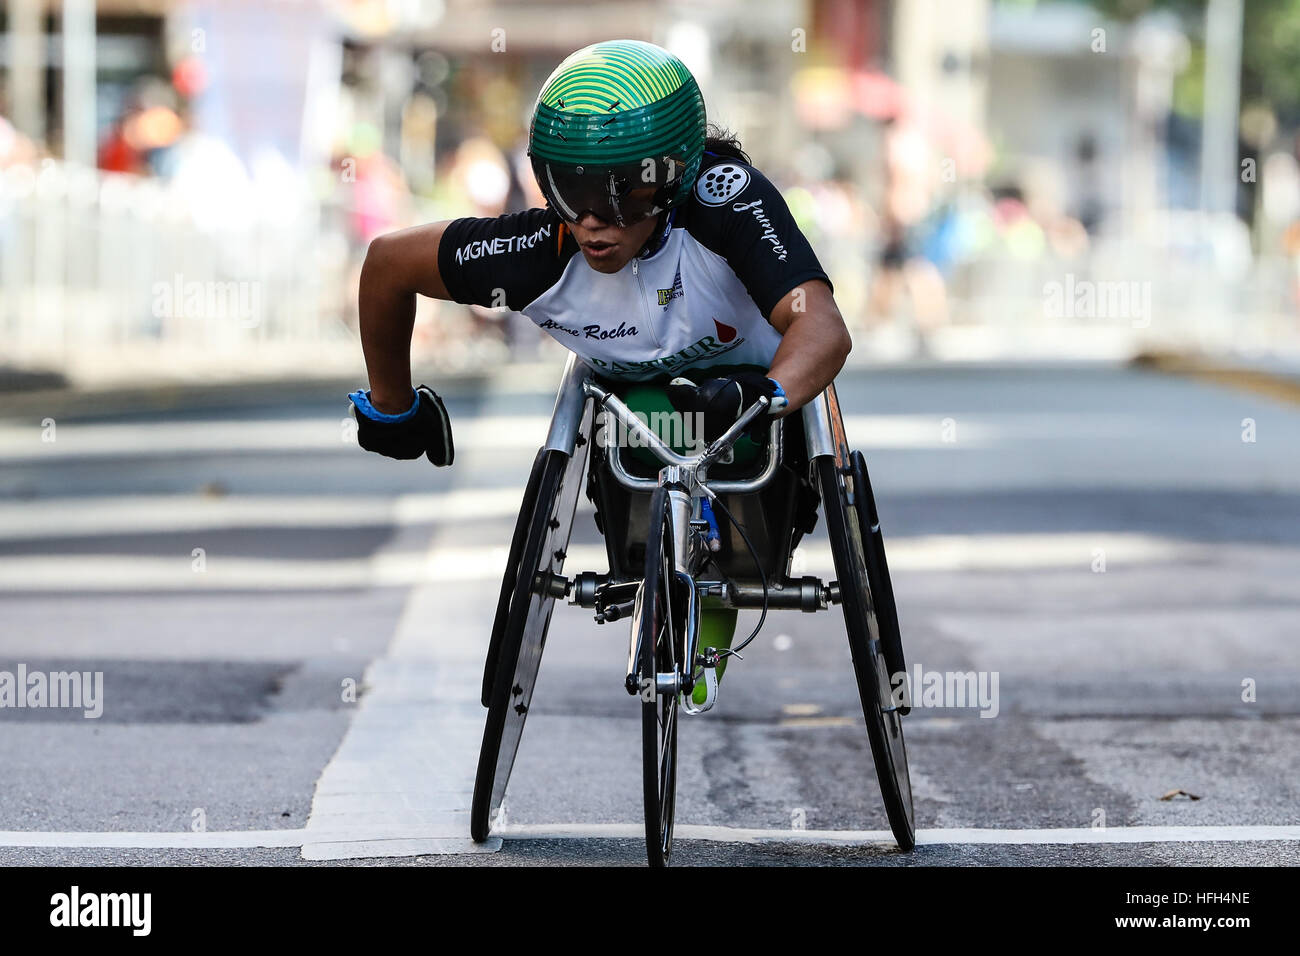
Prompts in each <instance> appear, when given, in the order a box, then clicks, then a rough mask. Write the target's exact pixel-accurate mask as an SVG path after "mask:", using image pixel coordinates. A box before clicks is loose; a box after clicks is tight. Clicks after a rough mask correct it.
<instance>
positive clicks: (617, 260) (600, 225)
mask: <svg viewBox="0 0 1300 956" xmlns="http://www.w3.org/2000/svg"><path fill="white" fill-rule="evenodd" d="M658 222H659V217H658V216H647V217H646V218H645V219H642V220H641V221H640V222H637V223H633V224H632V225H630V226H616V225H614V223H612V222H606V221H605V220H604V219H601V218H599V217H597V216H596V214H595V213H592V212H585V213H583V214H582V218H581V219H579V220H578V221H577V222H575V223H571V224H570V225H569V229H570V230H571V231H572V232H573V238H574V239H577V240H578V245H579V246H581V247H582V254H583V255H584V256H586V258H587V265H589V266H591V267H592V268H593V269H595V270H596V271H597V272H604V273H606V274H611V273H615V272H617V271H618V270H619V269H622V268H623V267H624V266H625V265H627V264H628V263H629V262H631V261H632V257H633V256H634V255H636V254H637V253H638V252H640V251H641V247H642V246H644V245H645V244H646V243H647V242H648V241H649V239H650V235H651V233H653V232H654V231H655V225H656V224H657V223H658Z"/></svg>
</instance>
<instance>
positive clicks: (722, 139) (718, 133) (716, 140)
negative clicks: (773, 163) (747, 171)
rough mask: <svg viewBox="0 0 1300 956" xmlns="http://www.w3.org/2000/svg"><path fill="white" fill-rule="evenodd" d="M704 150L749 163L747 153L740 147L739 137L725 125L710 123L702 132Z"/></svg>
mask: <svg viewBox="0 0 1300 956" xmlns="http://www.w3.org/2000/svg"><path fill="white" fill-rule="evenodd" d="M704 151H705V152H707V153H716V154H717V155H719V156H730V157H731V158H732V159H738V160H740V161H741V162H742V163H744V164H745V165H747V166H748V165H751V163H750V161H749V154H748V153H746V152H745V151H744V150H743V149H741V148H740V138H739V137H737V136H736V134H735V133H733V132H732V131H731V130H729V129H727V128H726V127H725V126H719V125H717V124H716V123H710V124H709V126H708V129H707V130H706V131H705V133H704Z"/></svg>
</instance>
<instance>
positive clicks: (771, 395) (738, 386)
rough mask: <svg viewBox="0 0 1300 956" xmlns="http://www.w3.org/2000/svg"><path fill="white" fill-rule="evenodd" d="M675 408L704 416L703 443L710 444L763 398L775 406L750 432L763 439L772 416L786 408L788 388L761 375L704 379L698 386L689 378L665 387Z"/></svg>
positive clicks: (769, 408) (686, 412)
mask: <svg viewBox="0 0 1300 956" xmlns="http://www.w3.org/2000/svg"><path fill="white" fill-rule="evenodd" d="M665 391H666V392H667V393H668V400H669V401H670V402H672V403H673V408H675V409H677V411H679V412H682V413H683V414H702V415H703V416H704V440H705V441H708V442H711V441H713V440H714V439H715V438H717V437H718V436H719V435H721V434H722V433H723V432H725V431H726V430H727V429H728V428H730V427H731V426H732V425H733V424H734V423H735V421H736V419H737V418H739V417H740V414H741V412H743V411H744V410H745V409H747V408H749V406H750V405H753V404H754V403H755V402H756V401H758V400H759V398H760V397H762V396H767V398H768V400H769V401H770V402H771V403H772V404H771V405H769V406H768V408H767V414H765V415H760V416H758V418H756V419H754V421H753V423H752V424H751V425H750V427H749V428H748V429H747V432H748V434H749V436H750V437H751V438H753V439H754V440H755V441H758V440H761V439H762V437H763V433H764V432H765V431H766V430H767V427H768V423H769V416H771V415H773V414H775V413H776V412H779V411H781V409H783V408H785V406H786V404H787V402H786V397H785V389H783V388H781V386H780V384H779V383H778V382H777V381H776V380H775V379H770V378H768V377H767V376H765V375H764V374H763V373H762V372H737V373H736V374H735V375H732V376H730V377H729V378H710V379H705V380H704V381H703V382H701V383H700V384H699V385H696V384H695V383H694V382H692V381H691V380H690V379H687V378H675V379H673V380H672V381H671V382H669V383H668V385H667V386H666V387H665Z"/></svg>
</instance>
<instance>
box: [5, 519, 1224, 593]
mask: <svg viewBox="0 0 1300 956" xmlns="http://www.w3.org/2000/svg"><path fill="white" fill-rule="evenodd" d="M449 533H457V532H454V531H452V532H449ZM203 545H204V542H203V537H202V534H201V533H199V532H196V533H195V536H194V539H193V548H189V549H188V550H185V551H182V552H181V553H179V554H177V555H175V556H174V557H161V556H157V555H133V554H92V555H87V554H72V555H48V554H46V555H43V554H29V555H15V556H7V557H2V558H0V591H42V592H51V591H55V592H57V591H143V590H169V591H222V590H263V591H264V590H329V589H336V588H368V587H396V586H410V585H418V584H425V583H431V582H443V583H448V582H463V581H485V580H486V581H491V580H496V579H499V578H500V576H501V573H502V569H503V568H504V567H505V561H506V556H507V550H506V546H505V544H501V545H484V546H466V547H460V546H443V547H438V548H436V549H433V550H431V551H429V552H428V553H418V552H392V551H383V552H379V553H377V554H374V555H371V556H369V557H364V558H339V559H329V560H313V559H288V558H255V557H229V556H225V555H223V554H221V553H220V552H219V551H216V550H209V549H206V548H204V546H203ZM187 547H188V545H187ZM887 547H888V554H889V566H890V568H891V569H892V570H893V571H916V572H921V571H966V570H997V569H1015V568H1025V569H1040V570H1041V569H1049V568H1071V567H1073V568H1079V569H1084V570H1087V569H1088V568H1089V567H1090V565H1091V562H1092V561H1093V560H1094V558H1095V554H1096V552H1097V550H1098V549H1101V550H1102V551H1104V553H1105V555H1106V561H1107V565H1108V566H1122V565H1125V564H1144V563H1154V562H1160V561H1169V560H1174V559H1175V558H1178V559H1182V560H1190V559H1194V558H1195V557H1196V556H1197V555H1198V554H1199V553H1200V551H1201V550H1202V546H1199V545H1195V544H1191V543H1187V542H1181V541H1177V540H1174V539H1167V538H1160V537H1155V536H1151V535H1142V534H1122V533H1120V534H1108V533H1098V534H1055V535H1048V534H1008V535H996V534H991V535H920V536H916V537H898V538H891V539H889V541H888V546H887ZM194 549H203V553H202V555H196V554H195V553H194ZM607 567H608V563H607V559H606V556H605V548H604V545H601V544H575V545H572V546H570V548H569V550H568V560H567V561H566V562H565V568H566V571H567V572H568V573H570V574H572V573H574V572H576V571H603V570H605V569H606V568H607ZM833 567H834V563H833V561H832V556H831V551H830V547H829V545H827V544H826V543H824V542H820V541H814V542H811V543H809V544H807V545H803V546H801V547H800V548H799V549H798V550H797V552H796V554H795V556H794V560H793V562H792V568H791V570H792V573H793V574H795V575H796V576H797V575H801V574H819V573H820V574H827V573H831V572H832V571H833Z"/></svg>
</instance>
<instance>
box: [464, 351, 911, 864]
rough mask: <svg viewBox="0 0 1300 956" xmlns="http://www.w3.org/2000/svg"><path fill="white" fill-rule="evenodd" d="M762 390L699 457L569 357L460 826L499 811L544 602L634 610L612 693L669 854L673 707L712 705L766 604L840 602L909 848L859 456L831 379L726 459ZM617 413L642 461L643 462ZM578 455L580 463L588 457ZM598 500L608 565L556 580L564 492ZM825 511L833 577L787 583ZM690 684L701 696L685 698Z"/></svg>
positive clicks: (604, 616) (894, 810) (650, 842)
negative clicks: (636, 743) (635, 456)
mask: <svg viewBox="0 0 1300 956" xmlns="http://www.w3.org/2000/svg"><path fill="white" fill-rule="evenodd" d="M766 403H767V399H766V398H762V399H760V400H759V401H758V402H757V403H755V404H754V405H752V406H751V407H750V408H748V409H746V410H745V411H744V413H743V414H742V415H741V416H740V418H738V419H737V421H736V423H735V424H734V425H732V426H731V428H729V429H728V430H727V431H726V433H724V434H723V435H722V436H720V437H719V438H717V439H716V440H715V441H713V442H712V443H711V444H709V445H707V447H704V449H703V451H701V452H699V453H698V454H695V455H682V454H679V453H677V452H676V451H674V450H673V448H672V447H671V446H670V445H669V444H668V443H666V442H665V441H663V440H662V439H661V438H660V437H659V436H658V435H657V434H656V433H655V431H653V430H652V429H651V428H649V427H648V426H647V424H646V423H645V422H644V421H643V420H642V419H641V418H639V417H638V416H637V415H636V414H635V413H633V412H632V411H631V409H630V408H629V407H628V405H627V404H626V403H625V402H624V401H623V400H622V399H620V398H619V396H618V395H617V394H616V388H615V385H614V383H609V382H604V381H602V380H600V379H598V377H597V376H595V375H594V374H593V373H592V372H591V371H590V370H589V369H588V368H587V367H586V366H585V365H583V364H582V363H581V362H578V361H577V360H576V358H575V357H573V356H570V358H569V362H568V365H567V366H566V367H565V371H564V376H563V380H562V383H561V386H560V391H559V394H558V396H557V398H556V402H555V410H554V412H553V414H552V417H551V426H550V432H549V434H548V436H547V440H546V444H545V445H544V446H543V447H542V448H541V449H540V450H539V451H538V453H537V457H536V459H535V461H534V463H533V468H532V472H531V474H530V476H529V479H528V485H527V490H526V492H525V494H524V503H523V507H522V509H521V510H520V512H519V517H518V520H517V522H516V525H515V531H514V536H513V539H512V541H511V544H510V553H509V560H508V562H507V564H506V572H505V576H504V579H503V580H502V583H501V592H500V596H499V598H498V601H497V608H496V617H495V619H494V621H493V625H492V638H491V643H490V645H489V648H488V654H487V660H486V664H485V666H484V671H483V688H482V703H483V705H484V706H485V707H486V708H487V710H488V715H487V721H486V725H485V727H484V731H483V744H482V748H481V750H480V753H479V763H478V771H477V775H476V778H475V783H474V797H473V803H472V806H471V812H470V828H471V834H472V836H473V838H474V839H475V840H476V841H480V842H482V841H484V840H486V839H487V838H488V835H489V833H490V831H491V827H492V824H493V823H494V822H495V821H496V820H497V819H499V816H498V814H499V810H500V807H501V806H502V804H503V801H504V799H505V794H506V788H507V786H508V784H509V782H510V772H511V769H512V767H513V765H514V761H515V755H516V754H517V753H518V749H519V743H520V739H521V737H522V734H523V730H524V723H525V721H526V720H527V718H528V712H529V709H530V708H531V706H532V703H533V700H532V698H533V688H534V685H535V682H536V679H537V674H538V669H539V667H540V665H541V659H542V652H543V650H544V649H545V646H546V638H547V629H548V626H549V624H550V619H551V612H552V610H553V608H554V605H555V601H556V600H557V599H565V600H568V601H569V602H570V603H571V604H575V605H579V606H581V607H584V608H589V609H592V610H594V611H595V616H596V620H597V621H599V622H612V621H617V620H620V619H623V618H628V619H630V621H631V633H630V638H629V642H628V657H627V673H626V678H625V687H626V690H627V691H628V693H629V694H630V695H632V696H634V697H636V698H637V699H638V700H639V702H640V707H641V722H642V724H641V726H642V766H643V783H644V797H645V800H644V802H645V835H646V851H647V855H648V858H649V861H650V863H651V865H653V866H663V865H666V864H667V863H668V862H669V858H670V856H671V853H672V846H673V815H674V804H675V796H676V787H677V734H678V715H679V712H682V711H685V712H686V713H688V714H695V713H699V712H702V711H704V710H708V709H709V708H711V707H712V706H713V703H714V701H715V700H716V697H717V671H716V668H717V665H718V664H719V662H720V660H721V658H722V657H723V656H725V655H734V654H736V653H738V652H739V651H740V650H742V649H743V648H744V646H745V644H748V643H749V641H751V640H753V638H754V637H755V636H756V635H757V634H758V632H759V629H760V628H761V627H762V624H763V621H764V620H765V618H766V615H767V612H768V610H778V609H789V610H795V609H797V610H800V611H804V612H816V611H823V610H827V609H829V608H831V607H833V606H835V605H839V606H840V608H841V609H842V611H843V615H844V623H845V627H846V631H847V633H848V639H849V647H850V650H851V652H852V657H853V669H854V673H855V676H856V679H857V687H858V695H859V697H860V698H861V701H862V712H863V716H864V717H865V718H866V728H867V738H868V740H869V742H870V747H871V754H872V757H873V760H874V763H875V768H876V777H877V779H878V781H879V784H880V791H881V795H882V796H883V798H884V804H885V810H886V814H887V816H888V819H889V825H890V829H891V830H892V832H893V835H894V838H895V840H896V841H897V843H898V845H899V847H901V848H902V849H904V850H910V849H911V848H912V847H913V846H914V845H915V840H916V837H915V822H914V814H913V808H912V789H911V782H910V779H909V777H908V768H907V750H906V748H905V747H904V744H903V729H902V718H903V716H905V714H906V713H907V707H906V706H900V705H897V704H896V702H895V701H894V699H893V696H892V695H891V692H890V691H891V685H890V675H891V674H899V673H903V672H905V670H906V665H905V662H904V659H903V647H902V640H901V637H900V634H899V627H898V615H897V613H896V610H895V606H894V595H893V590H892V588H891V586H890V580H889V569H888V566H887V565H886V562H885V550H884V544H883V540H882V538H881V533H880V522H879V519H878V518H877V515H876V506H875V500H874V498H873V496H872V493H871V483H870V480H869V478H868V475H867V467H866V462H865V461H864V459H863V457H862V454H861V453H860V452H855V451H851V450H850V449H849V446H848V442H847V439H846V437H845V432H844V422H843V418H842V416H841V414H840V408H839V404H838V401H837V399H836V395H835V387H834V385H831V386H829V387H828V388H827V389H826V390H825V391H824V392H823V393H822V394H821V395H820V396H818V397H817V398H816V399H815V400H814V401H812V402H810V403H808V404H807V405H806V406H804V408H802V409H801V410H800V411H799V412H796V413H794V414H791V415H788V416H786V417H785V418H783V419H774V420H773V421H772V423H771V427H770V430H769V431H768V432H767V433H766V434H765V435H761V436H760V438H763V439H764V440H763V441H762V442H761V450H760V452H759V453H758V455H757V456H756V459H757V460H756V461H755V462H753V463H751V464H750V465H749V467H747V468H745V467H742V466H740V465H738V464H736V463H734V462H732V463H728V459H729V458H732V457H733V455H732V452H733V449H734V446H735V444H736V442H737V440H738V439H739V438H740V437H741V435H742V434H744V433H745V432H746V431H747V430H750V431H752V429H750V426H751V424H752V423H753V421H754V420H755V419H756V418H757V417H758V416H759V415H761V414H763V412H764V411H765V410H766ZM602 415H603V416H604V421H603V423H601V424H602V425H603V426H605V427H608V426H611V425H615V424H617V425H618V426H620V427H621V428H623V429H625V430H626V431H625V433H626V434H628V435H635V436H636V437H637V439H638V441H639V443H640V445H641V446H642V447H643V448H645V449H648V450H649V452H650V453H652V454H653V456H654V459H656V463H657V464H658V465H659V467H658V473H657V474H647V473H646V468H645V467H644V465H642V466H641V467H640V468H639V469H638V467H637V463H636V462H635V461H632V460H631V456H629V455H627V454H626V453H625V451H624V450H623V449H622V448H620V442H618V441H613V442H610V441H607V440H605V441H598V440H597V436H598V435H599V434H601V431H600V428H599V427H596V425H597V423H598V422H600V418H599V416H602ZM589 466H590V467H589ZM584 490H585V491H586V492H587V494H588V496H589V497H590V498H591V499H592V500H593V501H594V502H595V504H596V515H597V526H598V528H599V529H600V531H601V533H602V535H603V537H604V541H605V550H606V553H607V556H608V559H609V568H608V570H607V571H605V572H599V573H598V572H593V571H583V572H580V573H577V574H575V575H573V576H572V577H569V576H566V574H565V570H564V560H565V551H566V549H567V548H568V543H569V535H570V531H571V529H572V526H573V517H574V513H575V510H576V508H577V502H578V496H579V494H581V493H582V492H583V491H584ZM819 505H820V509H821V511H822V512H823V513H824V514H825V516H826V524H827V532H828V534H829V537H830V543H831V551H832V555H833V559H834V567H835V574H836V577H837V580H835V581H830V582H823V581H821V580H820V579H818V578H816V577H810V576H804V577H800V578H791V577H790V576H789V568H790V563H791V556H792V553H793V551H794V547H795V545H796V544H797V543H798V540H799V538H800V537H801V535H802V534H803V533H805V532H807V531H810V530H812V525H813V523H814V522H815V520H816V514H817V508H818V507H819ZM706 599H707V600H709V601H711V602H713V603H715V604H716V605H719V606H722V607H730V608H738V609H739V608H747V609H757V610H760V611H761V612H762V613H761V615H760V618H759V622H758V627H756V628H754V631H753V633H752V634H750V635H749V637H748V638H746V639H745V640H744V641H743V642H741V643H740V644H739V645H737V646H736V647H735V648H734V649H725V650H723V651H721V652H719V651H718V650H717V649H715V648H712V647H700V646H699V643H700V642H699V616H700V611H701V604H702V602H703V601H705V600H706ZM699 682H703V683H704V686H705V688H706V693H705V695H704V701H703V703H702V704H697V703H695V701H694V690H695V687H696V685H697V684H698V683H699Z"/></svg>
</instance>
